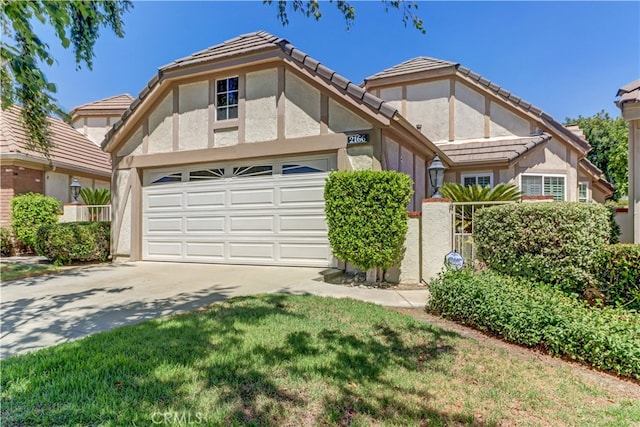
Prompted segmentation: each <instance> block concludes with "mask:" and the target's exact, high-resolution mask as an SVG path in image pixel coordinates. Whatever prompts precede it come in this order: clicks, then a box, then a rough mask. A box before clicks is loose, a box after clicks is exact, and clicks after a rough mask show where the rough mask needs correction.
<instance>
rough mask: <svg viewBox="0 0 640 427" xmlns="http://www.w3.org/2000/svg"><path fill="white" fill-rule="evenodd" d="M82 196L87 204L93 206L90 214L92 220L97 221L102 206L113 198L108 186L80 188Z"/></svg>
mask: <svg viewBox="0 0 640 427" xmlns="http://www.w3.org/2000/svg"><path fill="white" fill-rule="evenodd" d="M80 197H82V200H83V201H84V203H85V204H87V205H89V206H92V207H90V208H89V216H90V218H91V221H96V220H97V219H98V217H99V214H100V213H101V211H102V209H103V208H102V207H101V206H104V205H106V204H108V203H109V201H110V200H111V192H110V191H109V190H107V189H106V188H96V189H93V188H82V189H80Z"/></svg>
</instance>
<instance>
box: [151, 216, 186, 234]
mask: <svg viewBox="0 0 640 427" xmlns="http://www.w3.org/2000/svg"><path fill="white" fill-rule="evenodd" d="M145 228H146V231H147V233H154V232H161V233H163V232H176V233H180V232H182V217H165V218H147V221H146V227H145Z"/></svg>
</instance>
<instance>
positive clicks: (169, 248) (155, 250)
mask: <svg viewBox="0 0 640 427" xmlns="http://www.w3.org/2000/svg"><path fill="white" fill-rule="evenodd" d="M146 249H147V250H146V253H147V254H149V255H150V256H171V257H182V242H173V241H151V242H147V247H146Z"/></svg>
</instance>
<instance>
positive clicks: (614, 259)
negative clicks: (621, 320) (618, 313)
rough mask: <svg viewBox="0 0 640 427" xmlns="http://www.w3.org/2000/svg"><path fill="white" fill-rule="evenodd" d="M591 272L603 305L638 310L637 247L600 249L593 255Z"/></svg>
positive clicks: (639, 248)
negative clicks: (621, 306) (602, 298)
mask: <svg viewBox="0 0 640 427" xmlns="http://www.w3.org/2000/svg"><path fill="white" fill-rule="evenodd" d="M590 273H591V275H592V276H593V277H594V278H595V284H596V286H597V287H598V290H599V291H600V293H601V294H602V296H603V297H604V302H605V303H606V304H609V305H623V306H625V307H627V308H632V309H635V310H639V311H640V244H638V245H625V244H617V245H605V246H603V247H602V248H600V250H598V251H597V252H596V253H595V254H594V256H593V262H592V264H591V267H590Z"/></svg>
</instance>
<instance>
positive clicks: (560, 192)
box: [520, 175, 565, 202]
mask: <svg viewBox="0 0 640 427" xmlns="http://www.w3.org/2000/svg"><path fill="white" fill-rule="evenodd" d="M520 186H521V191H522V194H523V195H525V196H553V200H555V201H556V202H562V201H564V200H565V194H564V176H542V175H522V176H521V177H520Z"/></svg>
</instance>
